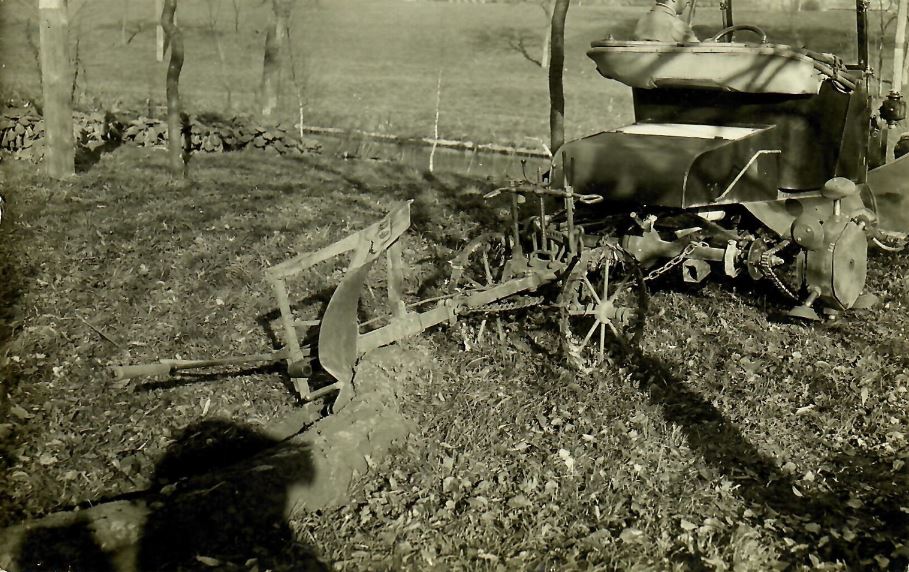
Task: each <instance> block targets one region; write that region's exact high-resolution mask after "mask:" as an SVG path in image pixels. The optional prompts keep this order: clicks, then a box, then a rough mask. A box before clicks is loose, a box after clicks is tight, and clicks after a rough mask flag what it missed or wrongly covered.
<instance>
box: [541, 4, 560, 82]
mask: <svg viewBox="0 0 909 572" xmlns="http://www.w3.org/2000/svg"><path fill="white" fill-rule="evenodd" d="M556 1H557V0H548V1H547V3H546V33H545V34H543V51H542V53H540V67H541V68H543V69H544V70H545V69H548V68H549V45H550V38H552V14H553V12H555V4H556Z"/></svg>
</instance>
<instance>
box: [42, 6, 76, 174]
mask: <svg viewBox="0 0 909 572" xmlns="http://www.w3.org/2000/svg"><path fill="white" fill-rule="evenodd" d="M38 6H39V10H38V12H39V18H40V23H41V28H40V44H41V52H40V57H41V85H42V88H43V91H44V121H45V125H46V129H47V159H46V164H47V174H48V176H50V177H53V178H56V179H59V178H63V177H67V176H70V175H73V174H74V173H75V146H74V143H73V100H72V83H71V82H72V78H73V75H72V72H71V70H70V59H69V38H68V37H67V29H68V27H69V21H68V20H67V6H66V0H41V2H39V4H38Z"/></svg>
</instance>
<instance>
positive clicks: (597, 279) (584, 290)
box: [558, 246, 647, 373]
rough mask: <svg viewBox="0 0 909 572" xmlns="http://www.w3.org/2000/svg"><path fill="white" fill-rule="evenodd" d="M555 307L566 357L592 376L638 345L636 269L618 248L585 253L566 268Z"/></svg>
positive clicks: (640, 318) (639, 279) (642, 291)
mask: <svg viewBox="0 0 909 572" xmlns="http://www.w3.org/2000/svg"><path fill="white" fill-rule="evenodd" d="M558 305H559V309H560V312H561V320H560V329H561V334H562V347H563V349H564V351H565V357H566V359H567V360H568V363H569V364H570V365H571V366H572V367H574V368H575V369H577V370H579V371H581V372H583V373H591V372H593V371H595V370H597V369H598V368H600V367H601V366H602V365H603V364H604V363H606V362H611V361H612V359H613V358H614V357H616V356H617V355H620V354H622V353H624V352H626V351H628V350H629V349H631V348H633V347H636V346H637V345H638V344H639V343H640V339H641V335H642V334H643V331H644V320H645V318H646V314H647V288H646V286H645V284H644V277H643V275H642V273H641V270H640V266H639V265H638V263H637V261H636V260H635V259H634V257H633V256H632V255H631V254H629V253H628V252H626V251H625V250H623V249H621V248H618V247H613V246H605V247H601V248H597V249H594V250H589V251H587V252H585V253H584V254H583V255H581V257H579V258H578V259H576V260H575V262H574V263H573V264H572V266H571V267H570V268H569V271H568V274H567V277H566V278H565V281H564V286H563V288H562V293H561V295H560V296H559V301H558Z"/></svg>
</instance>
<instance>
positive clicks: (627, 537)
mask: <svg viewBox="0 0 909 572" xmlns="http://www.w3.org/2000/svg"><path fill="white" fill-rule="evenodd" d="M642 536H644V533H643V532H641V531H640V530H638V529H637V528H626V529H625V530H623V531H622V534H620V535H619V538H620V539H621V540H622V542H629V543H631V542H637V541H639V540H640V539H641V537H642Z"/></svg>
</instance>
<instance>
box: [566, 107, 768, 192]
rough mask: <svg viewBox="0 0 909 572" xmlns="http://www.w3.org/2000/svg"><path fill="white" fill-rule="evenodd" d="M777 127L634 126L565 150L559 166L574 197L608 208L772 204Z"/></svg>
mask: <svg viewBox="0 0 909 572" xmlns="http://www.w3.org/2000/svg"><path fill="white" fill-rule="evenodd" d="M775 145H776V141H775V137H774V134H773V128H772V127H747V128H746V127H717V126H712V125H683V124H672V123H663V124H653V123H652V124H634V125H629V126H626V127H622V128H619V129H616V130H614V131H608V132H605V133H599V134H597V135H592V136H590V137H585V138H583V139H578V140H576V141H571V142H569V143H567V144H565V145H564V146H563V147H562V149H560V150H559V152H558V153H557V156H556V159H555V165H556V173H555V176H556V177H559V176H560V173H561V172H562V170H563V169H564V170H565V172H566V173H567V175H568V182H569V183H570V184H571V185H572V187H573V188H574V189H575V191H576V192H578V193H582V194H588V193H594V194H599V195H602V196H603V197H604V199H605V200H604V202H603V205H604V208H614V207H616V206H627V207H629V208H633V207H634V206H636V205H652V206H663V207H677V208H688V207H696V206H703V205H707V204H711V203H713V202H716V201H723V202H743V201H755V200H773V199H776V195H777V180H778V176H777V161H778V154H779V151H778V150H777V149H776V148H775Z"/></svg>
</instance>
